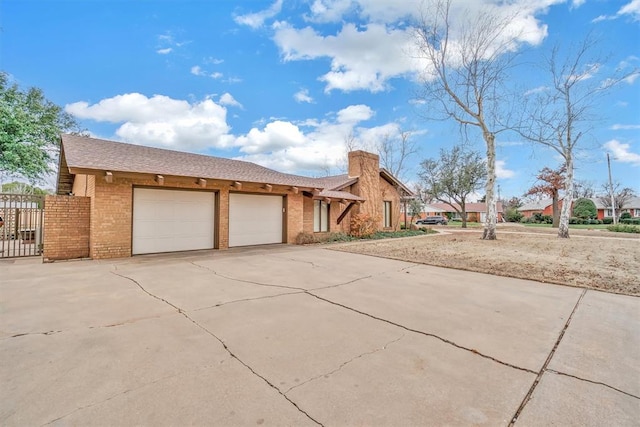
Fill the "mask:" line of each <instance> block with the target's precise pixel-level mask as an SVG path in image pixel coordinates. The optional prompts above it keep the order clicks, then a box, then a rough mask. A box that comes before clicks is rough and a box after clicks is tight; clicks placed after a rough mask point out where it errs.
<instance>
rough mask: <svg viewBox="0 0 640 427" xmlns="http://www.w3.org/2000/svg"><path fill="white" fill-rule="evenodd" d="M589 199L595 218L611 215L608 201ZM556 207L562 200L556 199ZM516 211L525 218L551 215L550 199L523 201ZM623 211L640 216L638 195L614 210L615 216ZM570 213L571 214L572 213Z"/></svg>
mask: <svg viewBox="0 0 640 427" xmlns="http://www.w3.org/2000/svg"><path fill="white" fill-rule="evenodd" d="M590 200H592V201H593V203H595V205H596V209H597V210H598V216H597V219H603V218H605V217H612V216H613V209H611V204H610V203H608V204H605V203H602V201H601V200H600V198H599V197H592V198H590ZM558 209H559V210H560V209H562V200H559V201H558ZM572 209H573V206H572ZM518 212H520V213H521V214H522V215H523V216H524V217H525V218H530V217H532V216H533V215H534V214H536V213H541V214H542V215H549V216H551V215H553V207H552V203H551V199H542V200H536V201H533V202H529V203H525V204H523V205H522V206H520V207H519V208H518ZM624 212H629V214H631V216H632V217H634V218H637V217H640V197H633V198H632V199H630V200H629V201H628V202H627V203H625V207H624V209H622V212H616V216H617V217H620V215H621V214H622V213H624ZM571 215H573V213H572V214H571Z"/></svg>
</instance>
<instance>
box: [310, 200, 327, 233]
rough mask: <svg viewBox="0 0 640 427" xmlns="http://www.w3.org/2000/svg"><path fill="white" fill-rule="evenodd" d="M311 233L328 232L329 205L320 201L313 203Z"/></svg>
mask: <svg viewBox="0 0 640 427" xmlns="http://www.w3.org/2000/svg"><path fill="white" fill-rule="evenodd" d="M313 231H314V232H315V233H320V232H323V231H329V205H328V204H327V202H323V201H322V200H314V201H313Z"/></svg>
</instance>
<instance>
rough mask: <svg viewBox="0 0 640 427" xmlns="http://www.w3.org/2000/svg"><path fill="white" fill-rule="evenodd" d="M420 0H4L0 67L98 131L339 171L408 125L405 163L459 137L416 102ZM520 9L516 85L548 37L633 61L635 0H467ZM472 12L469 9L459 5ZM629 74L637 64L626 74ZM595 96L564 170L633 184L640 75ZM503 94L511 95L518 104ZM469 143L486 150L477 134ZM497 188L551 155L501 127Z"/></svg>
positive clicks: (515, 187)
mask: <svg viewBox="0 0 640 427" xmlns="http://www.w3.org/2000/svg"><path fill="white" fill-rule="evenodd" d="M420 3H421V2H419V1H413V0H406V1H402V2H400V1H397V0H273V1H262V0H239V1H230V0H217V1H216V0H211V1H205V0H200V1H177V0H175V1H171V0H164V1H153V0H149V1H146V0H145V1H124V0H122V1H100V0H92V1H56V0H49V1H30V0H2V1H0V26H1V27H2V32H1V33H0V69H2V70H4V71H6V72H8V73H9V74H10V75H11V76H12V77H13V78H14V79H15V81H16V82H18V83H19V84H20V85H21V86H23V87H27V86H37V87H40V88H42V89H43V90H44V91H45V94H46V96H47V97H48V98H49V99H51V100H52V101H53V102H55V103H57V104H59V105H61V106H65V108H66V110H67V111H68V112H70V113H72V114H74V115H75V116H76V117H77V118H78V119H79V120H80V122H81V123H82V125H83V126H84V127H85V128H86V129H88V130H89V132H90V133H91V134H92V135H94V136H96V137H100V138H106V139H112V140H118V141H124V142H130V143H136V144H141V145H150V146H157V147H163V148H170V149H175V150H183V151H192V152H199V153H205V154H211V155H216V156H222V157H230V158H238V159H243V160H249V161H253V162H256V163H259V164H262V165H264V166H267V167H272V168H274V169H277V170H281V171H285V172H292V173H300V174H305V175H311V176H322V175H325V174H326V173H327V172H329V173H331V174H337V173H341V172H342V171H343V168H344V164H345V162H344V158H345V142H344V141H345V139H346V138H348V137H349V136H351V137H352V138H354V140H355V142H356V144H358V145H359V146H360V147H363V148H368V149H372V148H373V147H375V146H376V144H377V142H378V141H379V140H380V139H381V138H384V137H388V138H395V137H397V135H398V133H399V132H401V131H409V132H411V133H412V138H413V139H414V140H415V141H416V143H417V146H418V150H419V151H418V153H417V154H416V155H415V156H413V157H412V159H411V161H410V163H409V168H408V170H407V172H406V174H405V176H404V177H403V178H404V179H405V180H406V181H407V182H409V183H412V182H415V181H416V180H417V176H416V175H417V171H418V166H419V163H420V161H421V160H422V159H424V158H427V157H435V156H437V154H438V150H439V148H440V147H443V146H450V145H452V144H455V143H457V142H459V141H460V139H461V136H460V133H459V131H458V126H457V125H456V124H455V123H453V122H447V121H445V122H441V121H429V120H426V119H425V118H424V117H425V115H426V114H425V111H424V108H427V107H426V106H424V105H423V104H420V103H417V102H415V101H416V100H415V94H416V91H417V90H418V89H419V86H418V85H417V75H418V72H419V71H420V64H419V63H418V62H416V61H414V60H412V59H411V58H410V54H409V52H410V51H411V49H412V47H413V46H414V44H413V42H412V40H411V27H410V22H411V18H412V17H415V16H416V14H417V12H418V11H419V10H420ZM463 5H464V7H465V8H467V9H471V13H473V11H474V10H487V9H488V8H491V9H492V10H495V11H496V12H498V13H503V12H504V13H508V10H510V11H513V10H518V15H517V17H516V18H515V19H514V22H513V23H512V25H513V27H514V28H517V29H526V31H524V32H523V34H526V38H527V42H524V43H522V45H521V52H520V53H521V55H520V56H519V58H518V64H520V65H519V66H518V67H516V69H514V71H513V74H512V75H511V76H510V79H509V83H510V86H511V87H512V88H514V90H515V88H517V90H519V91H521V92H522V93H523V95H522V96H524V93H525V92H527V91H535V90H538V89H539V88H541V87H543V86H545V85H546V84H548V82H546V81H545V80H544V74H543V71H542V70H541V69H540V68H539V67H537V66H536V65H535V64H536V63H538V64H539V63H540V60H541V58H542V57H543V56H544V55H547V54H548V53H549V52H550V49H551V47H552V46H553V45H554V44H555V43H558V42H560V43H561V44H562V46H564V47H568V46H569V45H570V44H571V43H577V42H579V41H580V40H582V39H583V38H584V37H585V35H586V34H587V33H589V32H591V33H592V34H593V35H595V36H596V37H597V38H598V39H599V40H600V43H599V47H598V49H599V52H602V57H606V58H607V59H606V61H603V62H601V63H600V64H598V67H596V68H595V72H594V76H593V77H592V78H594V79H598V78H600V79H604V78H606V76H607V75H608V74H611V73H612V72H613V71H614V70H615V69H616V68H619V67H624V68H625V69H626V70H628V69H631V68H632V67H638V66H640V0H620V1H613V0H612V1H606V0H568V1H561V0H511V1H509V2H504V1H497V0H495V1H493V0H476V1H471V0H470V1H467V2H460V1H458V2H457V3H456V6H455V7H454V8H453V12H452V19H453V20H455V19H456V16H457V15H456V14H460V13H463V12H462V8H461V7H458V6H463ZM505 8H509V9H508V10H507V9H505ZM466 13H470V12H468V11H467V12H466ZM635 77H637V76H635ZM635 77H630V78H628V79H626V81H624V82H622V83H620V84H619V85H618V86H617V87H616V88H615V89H614V90H613V91H611V92H610V93H609V94H608V95H607V96H606V97H604V98H602V99H600V100H599V101H598V105H596V107H597V108H596V109H595V111H594V113H595V114H594V115H593V121H592V122H591V123H590V125H589V127H588V134H586V135H585V137H584V143H583V144H582V145H581V147H582V150H581V151H580V152H579V153H578V160H577V162H576V178H577V179H579V180H586V181H589V182H591V183H592V184H593V185H594V186H595V187H596V188H597V189H599V188H600V187H601V184H603V183H604V182H605V181H606V179H607V168H606V153H607V152H609V153H610V154H611V155H612V170H613V176H614V180H615V181H619V182H620V183H621V184H622V185H623V186H627V187H632V188H634V189H635V190H636V192H638V193H640V78H635ZM512 109H513V110H514V111H517V109H518V105H513V107H512ZM469 135H471V140H472V143H473V144H475V145H474V146H475V148H476V149H478V150H479V151H481V152H484V145H483V142H482V139H481V136H480V134H478V133H476V130H474V129H471V130H470V133H469ZM497 143H498V149H497V159H498V172H499V173H498V184H499V185H500V188H501V195H502V196H503V197H504V196H519V195H521V194H522V193H524V192H525V191H526V190H527V189H528V188H529V187H530V186H531V185H532V184H534V183H535V175H536V173H537V171H538V170H539V169H540V168H542V167H544V166H549V167H557V166H558V165H559V159H558V157H557V156H556V155H555V154H554V153H553V152H551V151H549V150H548V149H543V148H541V147H536V146H532V145H531V144H530V143H526V142H523V141H522V139H521V138H518V137H517V136H515V135H512V134H508V133H503V134H500V135H499V136H498V139H497Z"/></svg>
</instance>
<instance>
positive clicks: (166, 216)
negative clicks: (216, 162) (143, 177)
mask: <svg viewBox="0 0 640 427" xmlns="http://www.w3.org/2000/svg"><path fill="white" fill-rule="evenodd" d="M214 200H215V199H214V193H211V192H204V191H178V190H155V189H149V188H134V189H133V242H132V244H133V245H132V253H133V254H134V255H135V254H151V253H158V252H174V251H189V250H196V249H212V248H213V233H214V220H213V219H214Z"/></svg>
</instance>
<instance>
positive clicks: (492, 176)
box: [482, 130, 498, 240]
mask: <svg viewBox="0 0 640 427" xmlns="http://www.w3.org/2000/svg"><path fill="white" fill-rule="evenodd" d="M482 136H483V137H484V140H485V142H486V144H487V184H486V186H485V192H486V194H487V198H486V204H487V217H486V218H485V222H484V232H483V233H482V239H483V240H496V222H497V220H498V213H497V208H496V200H495V195H494V188H495V184H496V144H495V141H496V136H495V135H494V134H493V133H491V132H489V131H487V130H485V131H484V132H483V133H482Z"/></svg>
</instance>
